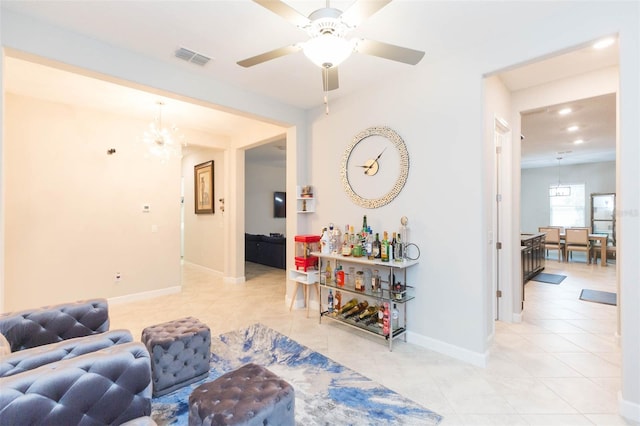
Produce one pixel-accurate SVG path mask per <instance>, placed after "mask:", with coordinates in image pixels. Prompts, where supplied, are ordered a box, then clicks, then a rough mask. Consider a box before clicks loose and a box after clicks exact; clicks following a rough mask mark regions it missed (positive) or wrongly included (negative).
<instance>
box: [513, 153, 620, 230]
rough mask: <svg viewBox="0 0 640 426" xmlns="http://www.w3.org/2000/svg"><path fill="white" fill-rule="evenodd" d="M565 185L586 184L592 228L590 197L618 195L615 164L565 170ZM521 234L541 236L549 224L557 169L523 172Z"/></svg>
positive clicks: (588, 220)
mask: <svg viewBox="0 0 640 426" xmlns="http://www.w3.org/2000/svg"><path fill="white" fill-rule="evenodd" d="M560 172H561V181H562V184H563V185H564V184H581V183H584V184H585V200H584V202H585V204H584V205H585V215H584V223H585V226H591V194H593V193H601V192H616V163H615V161H606V162H602V163H587V164H576V165H567V166H562V167H561V169H560ZM521 174H522V178H521V198H520V202H521V206H520V217H521V222H520V225H521V228H522V232H525V233H531V232H538V227H540V226H547V225H549V224H550V222H549V220H550V211H549V210H550V209H549V185H555V184H557V183H558V167H539V168H531V169H522V171H521Z"/></svg>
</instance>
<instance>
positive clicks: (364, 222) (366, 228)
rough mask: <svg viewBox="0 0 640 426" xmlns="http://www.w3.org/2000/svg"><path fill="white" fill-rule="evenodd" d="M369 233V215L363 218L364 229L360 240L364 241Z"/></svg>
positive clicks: (361, 231)
mask: <svg viewBox="0 0 640 426" xmlns="http://www.w3.org/2000/svg"><path fill="white" fill-rule="evenodd" d="M368 233H369V227H368V226H367V215H366V214H365V215H364V216H363V217H362V229H361V230H360V240H364V239H365V238H366V237H367V234H368Z"/></svg>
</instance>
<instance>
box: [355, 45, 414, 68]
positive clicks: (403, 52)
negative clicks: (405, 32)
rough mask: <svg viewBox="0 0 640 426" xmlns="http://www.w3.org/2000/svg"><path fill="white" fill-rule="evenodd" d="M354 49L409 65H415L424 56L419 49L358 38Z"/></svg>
mask: <svg viewBox="0 0 640 426" xmlns="http://www.w3.org/2000/svg"><path fill="white" fill-rule="evenodd" d="M355 50H356V52H360V53H364V54H367V55H373V56H378V57H380V58H385V59H391V60H392V61H398V62H404V63H405V64H410V65H416V64H417V63H418V62H420V60H421V59H422V57H423V56H424V52H422V51H420V50H413V49H409V48H407V47H400V46H395V45H393V44H388V43H383V42H381V41H373V40H366V39H360V40H358V43H357V45H356V48H355Z"/></svg>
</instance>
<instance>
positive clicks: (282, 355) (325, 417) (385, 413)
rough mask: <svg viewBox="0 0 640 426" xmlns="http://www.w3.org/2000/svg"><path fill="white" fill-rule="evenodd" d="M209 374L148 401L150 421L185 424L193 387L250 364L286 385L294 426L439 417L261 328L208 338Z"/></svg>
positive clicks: (432, 421) (422, 421)
mask: <svg viewBox="0 0 640 426" xmlns="http://www.w3.org/2000/svg"><path fill="white" fill-rule="evenodd" d="M211 347H212V354H211V370H210V371H209V377H208V378H207V379H205V380H203V381H200V382H197V383H194V384H192V385H190V386H186V387H183V388H181V389H179V390H177V391H175V392H173V393H170V394H168V395H165V396H162V397H158V398H154V399H153V401H152V404H151V406H152V416H153V419H154V420H155V421H156V423H158V425H159V426H162V425H187V423H188V416H189V414H188V413H189V407H188V400H189V395H190V394H191V392H192V391H193V389H195V388H196V387H197V386H199V385H200V384H202V383H204V382H208V381H211V380H215V379H216V378H218V377H220V376H221V375H223V374H224V373H227V372H229V371H232V370H235V369H236V368H238V367H241V366H242V365H244V364H246V363H249V362H253V363H256V364H259V365H262V366H264V367H266V368H268V369H269V370H270V371H272V372H273V373H275V374H277V375H278V376H280V377H282V378H283V379H284V380H286V381H287V382H289V383H290V384H291V385H292V386H293V388H294V389H295V393H296V408H295V410H296V424H297V425H305V426H307V425H329V424H331V425H338V424H339V425H389V424H394V425H403V424H404V425H437V424H438V423H440V421H441V420H442V416H440V415H438V414H436V413H434V412H433V411H430V410H428V409H426V408H424V407H422V406H421V405H419V404H417V403H415V402H413V401H411V400H409V399H407V398H405V397H403V396H402V395H400V394H398V393H396V392H394V391H392V390H390V389H387V388H386V387H384V386H382V385H380V384H378V383H376V382H374V381H372V380H370V379H368V378H366V377H364V376H362V375H361V374H359V373H356V372H355V371H353V370H351V369H349V368H347V367H345V366H343V365H341V364H339V363H337V362H335V361H332V360H331V359H329V358H327V357H326V356H324V355H322V354H319V353H317V352H314V351H312V350H311V349H309V348H307V347H305V346H303V345H301V344H300V343H298V342H296V341H295V340H293V339H291V338H289V337H287V336H285V335H283V334H281V333H278V332H277V331H275V330H272V329H270V328H268V327H266V326H264V325H262V324H254V325H251V326H249V327H247V328H245V329H241V330H237V331H232V332H229V333H225V334H221V335H220V336H217V337H212V338H211Z"/></svg>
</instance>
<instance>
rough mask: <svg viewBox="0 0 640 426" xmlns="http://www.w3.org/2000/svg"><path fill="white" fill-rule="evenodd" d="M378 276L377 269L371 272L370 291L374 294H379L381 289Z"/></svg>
mask: <svg viewBox="0 0 640 426" xmlns="http://www.w3.org/2000/svg"><path fill="white" fill-rule="evenodd" d="M380 281H381V280H380V274H379V273H378V270H377V269H374V270H373V275H372V276H371V291H372V292H374V293H379V292H380V289H381V288H382V287H381V282H380Z"/></svg>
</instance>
